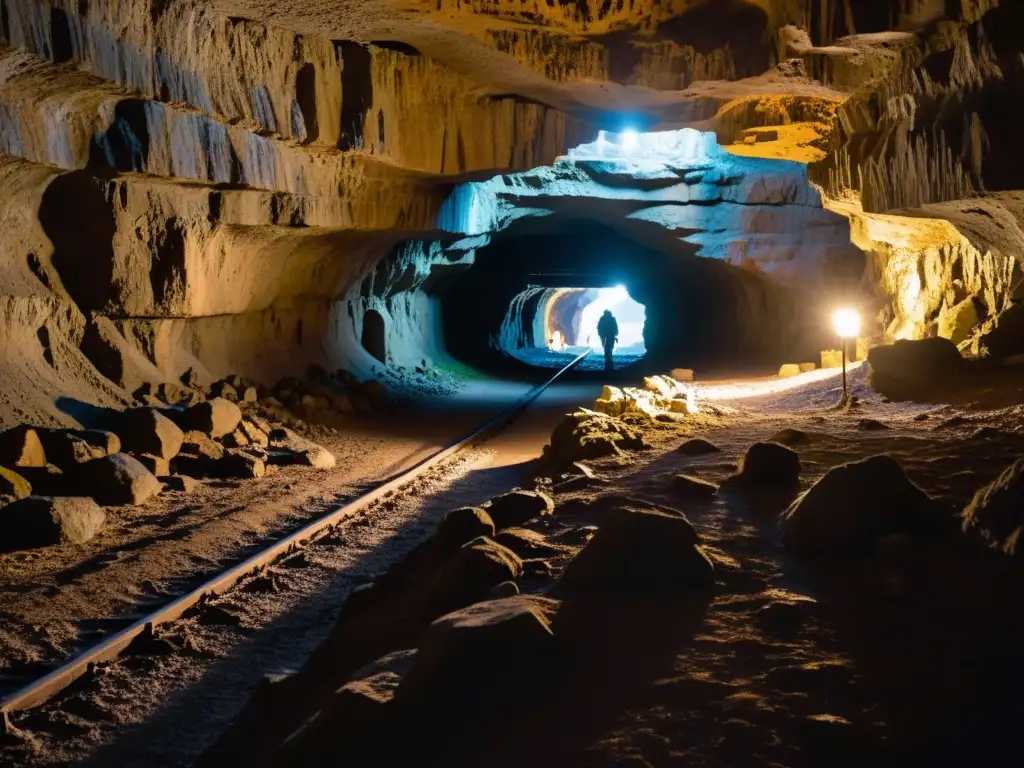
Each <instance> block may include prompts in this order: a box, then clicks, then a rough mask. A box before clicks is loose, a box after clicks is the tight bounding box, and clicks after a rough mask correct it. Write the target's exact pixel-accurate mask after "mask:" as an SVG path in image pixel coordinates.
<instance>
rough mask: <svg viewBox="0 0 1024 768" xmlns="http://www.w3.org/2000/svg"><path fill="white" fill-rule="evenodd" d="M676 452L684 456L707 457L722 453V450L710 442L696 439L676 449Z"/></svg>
mask: <svg viewBox="0 0 1024 768" xmlns="http://www.w3.org/2000/svg"><path fill="white" fill-rule="evenodd" d="M676 451H677V452H678V453H681V454H683V455H684V456H705V455H707V454H709V453H721V451H722V449H721V448H719V447H718V446H717V445H715V444H714V443H712V442H711V441H710V440H705V439H704V438H702V437H694V438H692V439H690V440H687V441H686V442H685V443H683V444H682V445H680V446H679V447H678V448H676Z"/></svg>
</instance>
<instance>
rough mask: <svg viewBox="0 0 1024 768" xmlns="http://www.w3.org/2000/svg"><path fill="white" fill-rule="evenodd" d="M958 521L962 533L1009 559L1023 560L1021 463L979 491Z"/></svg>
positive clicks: (1023, 471)
mask: <svg viewBox="0 0 1024 768" xmlns="http://www.w3.org/2000/svg"><path fill="white" fill-rule="evenodd" d="M961 517H962V518H963V529H964V532H965V533H967V534H970V535H973V536H977V537H979V538H980V539H981V541H983V542H984V543H985V544H986V545H987V546H989V547H991V548H993V549H997V550H999V551H1001V552H1003V553H1005V554H1007V555H1010V556H1011V557H1016V558H1020V557H1022V556H1024V542H1022V539H1024V459H1017V461H1015V462H1014V463H1013V464H1011V465H1010V466H1009V467H1007V468H1006V469H1005V470H1003V473H1002V474H1001V475H999V477H998V478H996V480H995V481H993V482H992V483H991V484H989V485H987V486H985V487H984V488H981V489H979V490H978V492H977V493H975V494H974V498H973V499H971V502H970V504H968V505H967V506H966V507H965V508H964V510H963V512H962V514H961Z"/></svg>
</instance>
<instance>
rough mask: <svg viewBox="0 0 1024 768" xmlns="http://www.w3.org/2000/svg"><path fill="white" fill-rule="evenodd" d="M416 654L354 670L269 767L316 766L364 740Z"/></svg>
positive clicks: (411, 652)
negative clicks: (343, 747) (346, 745)
mask: <svg viewBox="0 0 1024 768" xmlns="http://www.w3.org/2000/svg"><path fill="white" fill-rule="evenodd" d="M416 653H417V652H416V650H414V649H413V650H403V651H395V652H393V653H389V654H387V655H386V656H383V657H381V658H379V659H377V660H376V661H374V662H371V663H370V664H367V665H365V666H364V667H362V668H360V669H358V670H356V672H355V673H354V674H353V675H352V677H351V678H350V679H349V681H348V682H347V683H345V685H343V686H342V687H341V688H339V689H338V690H337V691H335V692H334V693H333V694H331V696H330V697H329V698H328V700H327V701H326V703H325V704H324V706H323V708H322V709H321V710H320V711H319V712H318V713H317V714H316V716H315V717H313V718H311V719H310V720H308V721H307V722H306V723H305V724H304V725H303V726H302V728H300V729H299V730H298V731H296V732H295V733H293V734H292V735H291V736H289V737H288V739H287V740H286V741H285V743H284V744H283V745H282V747H281V749H280V751H279V753H278V754H277V755H275V758H276V759H275V760H274V761H273V762H272V765H275V766H293V765H318V764H320V763H321V761H322V760H323V757H324V755H327V754H331V753H334V752H336V751H337V749H338V745H339V744H350V743H351V742H352V741H353V740H359V739H365V738H367V737H368V736H369V734H370V733H372V732H373V731H374V730H375V729H376V728H377V727H378V726H380V725H381V724H382V722H383V721H384V720H385V718H386V716H387V714H388V711H389V708H388V707H387V706H385V705H387V704H388V703H389V702H391V700H392V699H393V698H394V696H395V692H396V690H397V689H398V686H399V684H400V683H401V682H402V680H403V679H404V678H405V676H406V675H407V674H408V673H409V670H410V669H411V668H412V666H413V662H414V661H415V658H416ZM371 738H372V737H371Z"/></svg>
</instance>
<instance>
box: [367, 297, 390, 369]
mask: <svg viewBox="0 0 1024 768" xmlns="http://www.w3.org/2000/svg"><path fill="white" fill-rule="evenodd" d="M362 344H363V348H364V349H365V350H366V351H367V352H369V353H370V354H371V355H373V356H374V357H375V358H376V359H377V360H380V362H382V363H387V361H388V353H387V329H386V327H385V325H384V316H383V315H382V314H381V313H380V312H378V311H377V310H376V309H368V310H366V315H365V316H364V317H363V336H362Z"/></svg>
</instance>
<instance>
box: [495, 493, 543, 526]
mask: <svg viewBox="0 0 1024 768" xmlns="http://www.w3.org/2000/svg"><path fill="white" fill-rule="evenodd" d="M485 509H486V510H487V514H488V515H489V516H490V518H491V520H493V521H494V526H495V527H496V528H498V529H501V528H511V527H512V526H516V525H522V524H523V523H525V522H527V521H528V520H533V519H534V518H536V517H542V516H544V515H550V514H551V513H552V512H554V510H555V502H554V501H552V499H551V497H550V496H548V495H547V494H546V493H543V492H542V491H512V492H511V493H506V494H503V495H501V496H496V497H495V498H493V499H491V500H490V502H488V504H487V506H486V507H485Z"/></svg>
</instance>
